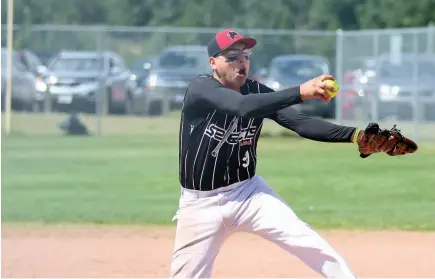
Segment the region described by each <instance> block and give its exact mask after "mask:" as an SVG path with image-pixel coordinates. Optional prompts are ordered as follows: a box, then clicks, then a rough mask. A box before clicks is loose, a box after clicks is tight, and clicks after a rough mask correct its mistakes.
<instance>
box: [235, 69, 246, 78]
mask: <svg viewBox="0 0 435 279" xmlns="http://www.w3.org/2000/svg"><path fill="white" fill-rule="evenodd" d="M237 75H238V76H242V77H245V76H246V69H238V70H237Z"/></svg>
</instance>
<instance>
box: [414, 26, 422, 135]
mask: <svg viewBox="0 0 435 279" xmlns="http://www.w3.org/2000/svg"><path fill="white" fill-rule="evenodd" d="M412 52H413V54H414V55H415V56H416V59H414V63H412V64H413V65H412V84H413V86H412V88H413V94H412V95H413V98H412V118H413V119H412V120H413V125H412V134H413V137H414V138H415V140H418V138H419V135H418V121H419V119H420V115H421V114H420V113H421V112H420V108H422V107H423V106H422V104H421V102H420V100H419V99H420V98H419V68H418V67H419V65H418V64H419V63H418V62H419V59H418V56H419V53H418V32H415V33H414V36H413V44H412Z"/></svg>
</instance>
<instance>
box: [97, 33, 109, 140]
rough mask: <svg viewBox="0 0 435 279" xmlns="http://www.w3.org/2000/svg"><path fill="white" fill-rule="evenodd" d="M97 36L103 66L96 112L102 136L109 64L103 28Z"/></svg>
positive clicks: (98, 129)
mask: <svg viewBox="0 0 435 279" xmlns="http://www.w3.org/2000/svg"><path fill="white" fill-rule="evenodd" d="M97 33H98V34H97V36H95V37H96V48H97V52H99V53H100V57H101V59H102V61H103V67H102V69H101V71H100V74H99V77H98V85H99V90H98V94H96V96H95V112H96V115H95V116H96V121H97V123H96V125H97V129H96V130H97V135H98V136H101V133H102V131H101V130H102V127H101V126H102V123H101V122H102V117H103V115H104V114H105V112H106V107H107V102H106V99H107V98H106V90H105V80H104V75H105V73H106V71H107V68H108V65H106V64H107V63H106V60H107V59H105V57H104V49H103V43H102V41H103V29H102V28H101V29H98V31H97Z"/></svg>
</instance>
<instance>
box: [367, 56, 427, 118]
mask: <svg viewBox="0 0 435 279" xmlns="http://www.w3.org/2000/svg"><path fill="white" fill-rule="evenodd" d="M414 66H416V68H415V71H414ZM372 70H373V72H374V73H373V75H372V76H373V77H372V79H370V80H369V81H368V82H366V83H365V85H364V94H363V95H364V102H365V105H366V108H367V109H366V110H367V111H371V108H372V106H371V105H372V103H373V102H376V103H377V117H378V118H381V119H382V118H385V117H389V116H393V117H397V118H399V119H403V120H409V119H412V117H413V113H414V110H413V102H414V100H415V99H417V98H418V99H419V100H420V102H421V103H422V105H421V107H419V108H418V109H419V110H420V109H424V113H423V115H422V116H423V118H425V119H427V120H429V119H431V120H434V119H435V78H434V77H435V55H428V54H414V53H403V54H402V55H401V61H398V62H397V63H393V61H391V60H390V56H389V55H388V54H384V55H381V56H380V57H379V58H378V59H377V60H376V66H373V67H372ZM414 75H415V79H414Z"/></svg>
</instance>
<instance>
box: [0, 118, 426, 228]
mask: <svg viewBox="0 0 435 279" xmlns="http://www.w3.org/2000/svg"><path fill="white" fill-rule="evenodd" d="M44 119H45V120H44V121H48V120H47V119H48V118H47V117H46V118H44ZM28 120H29V121H28V122H29V123H30V124H27V125H29V126H31V127H32V128H33V129H35V130H37V129H38V128H36V126H38V125H41V127H39V128H40V129H42V127H43V125H44V124H43V123H45V122H44V121H42V124H41V121H40V120H38V119H36V118H35V117H32V116H31V118H29V119H28ZM113 121H116V122H113V123H111V122H110V120H107V121H105V122H104V123H105V125H107V126H106V127H115V126H116V125H121V126H123V127H126V126H129V125H133V124H131V123H132V122H131V123H130V122H129V121H130V120H128V119H127V118H125V119H123V118H121V119H117V120H113ZM134 121H136V122H137V123H136V122H135V123H136V124H134V125H138V126H140V125H143V126H146V127H148V130H146V131H147V132H143V133H142V134H137V135H135V134H134V133H125V135H123V136H122V135H119V134H116V133H112V134H111V135H107V136H102V137H88V138H74V137H64V136H60V135H56V134H55V132H53V133H47V134H46V135H42V134H41V135H36V134H35V135H24V136H23V135H22V134H24V133H22V132H20V131H15V130H14V135H12V136H9V137H5V136H3V137H2V218H3V222H18V223H25V222H36V223H41V222H42V223H93V224H101V223H104V224H170V223H171V218H172V216H173V214H174V213H175V210H176V208H177V203H178V195H179V192H180V191H179V186H178V181H177V179H178V161H177V160H178V148H177V132H178V131H177V130H176V129H168V127H177V125H178V119H177V118H176V117H174V118H171V119H170V120H166V121H167V122H163V120H161V119H155V120H153V121H155V122H153V123H154V124H150V123H151V122H149V121H148V122H147V120H144V119H141V118H139V119H135V120H134ZM51 122H53V123H54V122H55V121H51ZM51 122H50V123H51ZM38 123H39V124H38ZM156 123H157V124H156ZM23 125H24V124H23ZM153 125H154V126H153ZM15 127H21V126H19V125H18V124H17V125H16V126H15ZM150 127H151V128H150ZM152 127H154V128H152ZM159 127H161V129H160V128H159ZM23 129H24V128H23ZM29 129H30V128H29ZM165 129H166V130H165ZM163 131H165V132H163ZM258 153H259V155H258V158H259V163H258V173H259V174H261V175H262V176H263V177H265V178H266V180H267V181H269V183H270V184H271V185H272V187H274V189H276V191H277V192H278V193H279V194H281V195H282V196H283V197H284V198H285V200H286V201H287V202H288V203H289V204H290V205H291V206H292V208H293V209H294V210H295V211H296V213H297V214H298V215H299V216H300V217H301V218H302V219H304V220H305V221H307V222H308V223H310V224H312V225H313V226H315V227H320V228H323V229H332V228H342V229H386V228H388V229H408V230H435V173H433V172H432V171H433V166H435V145H431V144H424V145H421V146H420V150H419V152H418V153H416V154H414V155H412V156H405V157H401V158H391V157H388V156H386V155H384V154H377V155H375V156H372V157H369V158H367V159H360V158H359V156H358V153H357V150H356V146H355V145H353V144H326V143H318V142H312V141H308V140H301V139H297V138H294V137H276V138H270V137H263V138H261V139H260V144H259V151H258Z"/></svg>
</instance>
